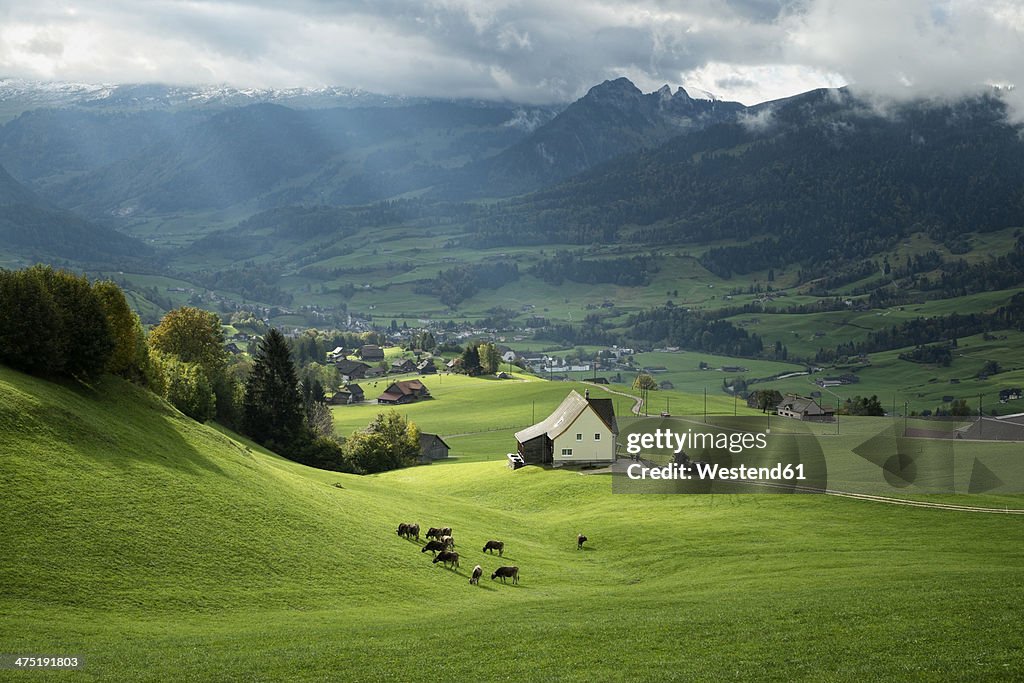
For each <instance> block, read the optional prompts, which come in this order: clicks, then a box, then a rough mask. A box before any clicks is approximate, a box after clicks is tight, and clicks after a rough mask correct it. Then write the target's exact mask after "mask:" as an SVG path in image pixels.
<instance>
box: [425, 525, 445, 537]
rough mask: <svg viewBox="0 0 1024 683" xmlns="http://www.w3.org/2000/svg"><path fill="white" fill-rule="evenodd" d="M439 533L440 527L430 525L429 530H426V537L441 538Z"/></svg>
mask: <svg viewBox="0 0 1024 683" xmlns="http://www.w3.org/2000/svg"><path fill="white" fill-rule="evenodd" d="M441 535H442V534H441V529H439V528H437V527H434V526H432V527H430V530H429V531H427V536H426V538H441Z"/></svg>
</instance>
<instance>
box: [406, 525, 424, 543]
mask: <svg viewBox="0 0 1024 683" xmlns="http://www.w3.org/2000/svg"><path fill="white" fill-rule="evenodd" d="M405 537H406V538H415V539H416V540H417V541H418V540H420V525H419V524H410V525H408V527H407V528H406V536H405Z"/></svg>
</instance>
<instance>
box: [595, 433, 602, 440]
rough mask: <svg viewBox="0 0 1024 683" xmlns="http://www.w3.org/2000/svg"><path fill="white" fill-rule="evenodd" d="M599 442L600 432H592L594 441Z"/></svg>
mask: <svg viewBox="0 0 1024 683" xmlns="http://www.w3.org/2000/svg"><path fill="white" fill-rule="evenodd" d="M600 440H601V432H594V441H600Z"/></svg>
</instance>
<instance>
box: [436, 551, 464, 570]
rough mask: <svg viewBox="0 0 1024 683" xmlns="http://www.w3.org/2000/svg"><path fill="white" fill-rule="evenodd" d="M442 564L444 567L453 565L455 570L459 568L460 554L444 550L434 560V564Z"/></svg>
mask: <svg viewBox="0 0 1024 683" xmlns="http://www.w3.org/2000/svg"><path fill="white" fill-rule="evenodd" d="M438 562H441V563H442V564H444V566H446V567H447V566H448V565H451V566H452V568H453V569H456V568H458V566H459V554H458V553H453V552H450V551H448V550H442V551H441V552H440V554H438V556H437V557H435V558H434V564H437V563H438Z"/></svg>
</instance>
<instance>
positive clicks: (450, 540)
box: [437, 536, 455, 548]
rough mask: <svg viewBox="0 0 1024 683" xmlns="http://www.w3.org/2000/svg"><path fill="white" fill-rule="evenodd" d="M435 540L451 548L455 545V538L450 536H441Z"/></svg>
mask: <svg viewBox="0 0 1024 683" xmlns="http://www.w3.org/2000/svg"><path fill="white" fill-rule="evenodd" d="M437 540H439V541H441V543H444V544H445V545H448V546H451V547H452V548H454V547H455V539H454V538H452V537H451V536H442V537H441V538H439V539H437Z"/></svg>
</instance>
